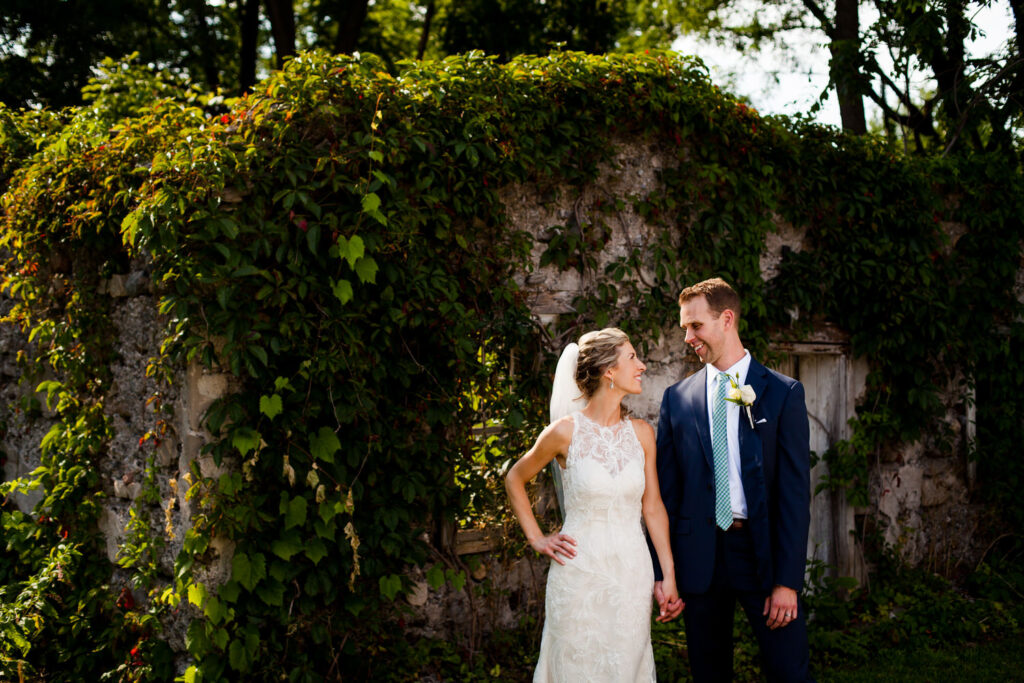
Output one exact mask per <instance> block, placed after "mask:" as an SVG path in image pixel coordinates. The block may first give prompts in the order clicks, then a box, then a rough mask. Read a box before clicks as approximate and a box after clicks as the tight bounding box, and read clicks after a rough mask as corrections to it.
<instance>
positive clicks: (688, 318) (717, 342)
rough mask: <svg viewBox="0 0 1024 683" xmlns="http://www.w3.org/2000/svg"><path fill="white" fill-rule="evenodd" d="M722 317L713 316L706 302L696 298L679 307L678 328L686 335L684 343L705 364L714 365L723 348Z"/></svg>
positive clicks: (698, 297) (702, 298)
mask: <svg viewBox="0 0 1024 683" xmlns="http://www.w3.org/2000/svg"><path fill="white" fill-rule="evenodd" d="M723 323H724V320H723V316H721V315H719V316H715V315H714V311H712V310H711V308H710V307H709V306H708V300H707V299H706V298H704V297H703V296H696V297H694V298H692V299H690V300H689V301H686V302H684V303H683V304H682V305H681V306H680V307H679V326H680V327H682V328H683V332H685V333H686V343H687V344H689V345H690V348H692V349H693V352H694V353H696V354H697V357H698V358H700V359H701V360H702V361H704V362H705V363H708V364H710V365H714V364H715V362H716V361H717V360H718V358H719V356H720V355H721V354H722V351H723V349H724V346H725V331H724V328H723Z"/></svg>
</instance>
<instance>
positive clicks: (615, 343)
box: [576, 327, 629, 400]
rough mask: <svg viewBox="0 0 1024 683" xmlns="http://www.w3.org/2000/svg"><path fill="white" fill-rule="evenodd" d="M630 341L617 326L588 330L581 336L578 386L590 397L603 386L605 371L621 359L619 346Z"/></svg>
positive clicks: (577, 365)
mask: <svg viewBox="0 0 1024 683" xmlns="http://www.w3.org/2000/svg"><path fill="white" fill-rule="evenodd" d="M628 342H629V337H627V336H626V333H625V332H623V331H622V330H620V329H619V328H617V327H606V328H605V329H603V330H596V331H594V332H587V333H586V334H585V335H583V336H582V337H580V340H579V342H578V343H579V345H580V357H579V360H577V362H576V386H578V387H579V388H580V391H582V392H583V396H584V397H585V398H586V399H587V400H590V398H591V397H592V396H593V395H594V394H595V393H597V389H598V387H600V386H601V376H602V375H603V374H604V371H605V370H607V369H608V368H610V367H612V366H613V365H615V362H616V361H617V360H618V359H619V347H620V346H622V345H623V344H626V343H628Z"/></svg>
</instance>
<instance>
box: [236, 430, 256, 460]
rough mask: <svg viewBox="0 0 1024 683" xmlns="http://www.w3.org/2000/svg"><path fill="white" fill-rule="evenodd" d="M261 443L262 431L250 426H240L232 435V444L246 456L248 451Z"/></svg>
mask: <svg viewBox="0 0 1024 683" xmlns="http://www.w3.org/2000/svg"><path fill="white" fill-rule="evenodd" d="M259 443H260V433H259V432H257V431H256V430H255V429H250V428H249V427H239V428H238V429H236V430H235V433H234V434H232V435H231V445H232V446H234V447H235V448H237V449H238V452H239V453H241V454H242V455H243V456H245V454H246V453H248V452H249V451H251V450H253V449H254V448H256V446H257V445H259Z"/></svg>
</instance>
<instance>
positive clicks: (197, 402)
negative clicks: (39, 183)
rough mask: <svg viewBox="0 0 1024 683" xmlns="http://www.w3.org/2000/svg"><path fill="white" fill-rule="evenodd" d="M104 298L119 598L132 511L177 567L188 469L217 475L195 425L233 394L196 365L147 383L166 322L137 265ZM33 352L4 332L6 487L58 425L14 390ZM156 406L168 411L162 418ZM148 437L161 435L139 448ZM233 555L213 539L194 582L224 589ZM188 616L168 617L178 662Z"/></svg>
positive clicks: (112, 537) (107, 505) (104, 290)
mask: <svg viewBox="0 0 1024 683" xmlns="http://www.w3.org/2000/svg"><path fill="white" fill-rule="evenodd" d="M100 292H101V295H102V296H106V297H109V302H108V303H109V305H110V309H109V310H110V322H111V324H112V326H113V329H114V335H113V336H114V339H115V341H114V357H115V360H114V362H113V363H112V364H111V366H110V374H111V382H110V384H109V386H108V388H107V390H106V392H105V393H104V395H103V397H102V402H103V406H104V413H105V414H106V416H107V418H108V420H109V424H110V427H111V430H112V433H113V437H112V438H111V440H110V442H109V443H108V445H107V450H106V452H104V453H103V454H102V456H101V457H100V458H99V459H98V461H97V462H96V467H97V469H98V470H99V472H100V473H101V475H102V486H103V493H104V495H105V502H104V506H103V511H102V514H101V517H100V520H99V531H100V533H101V534H102V537H103V539H104V542H105V549H106V555H107V559H108V560H109V561H110V563H111V587H112V589H113V591H114V592H115V593H118V592H120V591H121V590H122V589H127V590H131V586H130V583H129V575H128V574H127V573H126V572H125V571H124V570H122V569H120V568H118V567H117V559H118V555H119V553H120V548H121V546H122V544H123V543H124V542H125V539H126V536H127V533H128V531H129V521H130V519H131V513H130V510H132V509H133V508H134V511H135V513H136V514H137V515H140V516H142V517H144V518H145V519H146V520H147V521H148V523H149V526H150V528H151V529H153V530H154V531H155V532H156V535H158V536H159V537H160V538H162V540H163V542H164V547H163V549H162V551H161V553H160V556H159V560H158V564H159V570H160V573H161V574H162V575H163V577H164V579H165V580H166V582H167V583H170V580H171V577H173V574H174V561H175V558H176V557H177V555H178V553H179V552H180V550H181V548H182V542H183V539H184V537H185V533H186V531H188V529H189V528H190V526H191V515H192V509H191V506H192V503H190V502H189V501H188V500H186V495H185V494H186V492H187V490H188V480H189V477H188V473H189V471H190V467H191V464H192V462H193V461H195V462H197V464H198V465H199V467H200V471H201V472H202V473H203V474H206V475H215V474H216V473H217V471H218V468H216V466H215V465H214V464H213V462H212V460H211V459H210V458H209V457H208V456H201V455H200V451H201V448H202V446H203V445H204V444H205V443H206V441H207V440H208V438H209V435H208V434H207V433H206V432H205V431H204V430H203V429H202V428H201V426H200V423H201V419H202V416H203V413H204V411H205V410H206V408H207V407H209V405H210V403H211V402H212V401H213V400H214V399H216V398H217V397H219V396H221V395H223V394H224V393H225V392H227V391H230V390H232V388H233V384H234V380H233V379H232V378H231V377H229V376H227V375H223V374H212V373H209V372H206V371H203V370H201V369H200V368H198V367H197V366H190V367H188V368H180V369H179V370H178V371H177V373H176V375H175V380H174V381H173V382H172V383H171V385H170V386H167V385H165V384H163V383H160V382H158V381H157V380H156V379H155V378H154V377H152V376H149V375H150V373H147V366H149V364H150V362H151V361H152V360H153V359H155V358H157V357H158V356H159V342H160V339H161V338H162V334H163V330H164V321H163V320H161V319H160V318H159V316H158V314H157V308H156V299H155V297H154V296H153V295H152V294H151V293H150V287H149V282H148V279H147V276H146V273H145V267H144V265H143V264H141V263H136V264H133V268H132V270H131V271H130V272H128V273H123V274H116V275H113V276H112V277H111V278H110V279H109V280H107V281H105V282H103V283H101V287H100ZM9 309H10V301H9V300H7V299H5V298H2V297H0V316H2V314H4V313H6V312H8V310H9ZM30 349H31V345H30V344H29V343H28V339H27V338H26V337H25V335H23V334H22V333H21V332H20V331H19V330H18V329H17V328H15V327H14V326H12V325H10V324H0V454H3V455H4V457H5V462H4V465H3V474H4V481H10V480H12V479H14V478H17V477H20V476H24V475H27V474H28V473H30V472H31V471H32V470H34V469H35V468H36V467H37V466H39V464H40V452H39V444H40V442H41V440H42V438H43V436H44V435H45V434H46V432H47V431H48V430H49V429H50V427H51V426H52V425H53V423H54V421H55V416H54V415H53V414H52V413H51V412H50V411H49V410H47V408H46V401H45V396H44V395H35V394H34V387H33V386H32V384H30V383H25V382H19V379H20V378H21V370H20V369H19V366H18V363H17V360H16V359H17V354H18V353H19V352H26V353H28V352H30ZM32 396H35V398H36V405H37V406H38V407H37V408H34V409H33V408H29V409H24V408H22V407H21V405H20V404H21V403H22V399H23V398H25V397H32ZM154 397H158V399H159V400H156V401H155V400H154ZM161 405H162V406H165V407H166V410H161V409H159V406H161ZM161 423H164V428H163V429H161ZM147 433H159V434H158V435H157V436H156V438H147V439H145V440H142V437H143V436H144V435H146V434H147ZM150 459H152V460H153V461H154V463H155V465H156V467H155V470H154V472H155V476H154V477H153V478H152V479H151V480H150V481H146V476H145V473H146V471H147V469H148V462H149V460H150ZM224 465H225V467H224V469H227V468H228V467H230V463H225V464H224ZM41 497H42V494H41V493H40V492H32V493H31V494H29V495H16V496H14V497H13V500H11V501H9V502H10V503H12V504H14V505H16V506H17V507H18V508H19V509H21V510H22V511H24V512H30V511H31V510H32V509H33V507H34V506H35V504H36V503H37V502H38V501H39V500H40V499H41ZM153 498H155V499H156V501H155V502H154V501H153V500H152V499H153ZM231 552H232V549H231V547H230V546H229V545H228V544H227V543H225V542H223V541H218V540H217V539H215V540H214V542H213V543H212V544H211V552H210V553H208V554H207V555H206V556H205V558H206V560H207V562H206V564H204V565H203V566H201V567H200V568H199V569H198V572H197V577H198V578H199V579H200V580H202V581H204V582H208V583H210V584H212V585H217V584H220V583H223V582H224V581H226V580H227V578H228V577H229V575H230V571H231ZM134 599H135V602H136V603H137V604H144V603H145V601H146V599H147V597H146V595H145V594H144V593H143V592H141V591H135V592H134ZM194 614H195V612H194V610H193V609H192V608H191V607H190V606H188V605H187V604H185V603H183V604H182V606H181V608H180V609H179V610H177V611H176V612H174V613H172V614H170V615H168V616H167V618H166V624H165V625H166V627H167V628H166V631H165V633H164V637H165V638H166V639H167V640H168V641H169V642H170V644H171V646H172V648H174V649H175V650H176V651H177V652H179V653H184V652H185V640H184V638H185V630H186V629H187V627H188V622H189V619H190V618H192V617H193V616H194ZM179 669H180V670H179V673H181V671H183V670H184V663H182V665H181V666H180V667H179Z"/></svg>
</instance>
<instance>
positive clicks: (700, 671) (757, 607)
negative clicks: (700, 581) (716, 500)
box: [680, 527, 814, 683]
mask: <svg viewBox="0 0 1024 683" xmlns="http://www.w3.org/2000/svg"><path fill="white" fill-rule="evenodd" d="M715 540H716V543H715V571H714V578H713V579H712V583H711V587H710V588H709V590H708V591H707V592H706V593H699V594H689V593H684V594H683V595H682V596H680V597H682V598H683V600H684V601H685V603H686V608H685V609H684V610H683V621H684V623H685V624H686V642H687V650H688V652H689V656H690V670H691V671H692V672H693V679H694V681H695V682H696V683H719V682H723V683H724V682H727V681H731V680H732V675H733V662H732V655H733V638H732V628H733V614H734V612H735V611H736V602H737V601H739V604H740V606H741V607H742V608H743V611H744V612H745V613H746V615H747V619H748V620H749V621H750V625H751V628H752V629H753V631H754V635H755V636H756V638H757V643H758V646H759V647H760V650H761V665H762V670H763V671H764V673H765V675H766V676H767V677H768V680H769V681H770V682H772V683H774V682H775V681H779V682H780V683H782V682H784V683H804V682H806V681H813V680H814V679H813V678H811V676H810V674H809V671H808V666H809V662H808V648H807V622H806V617H805V614H804V607H803V604H802V603H801V604H800V608H799V610H798V616H797V618H796V619H795V620H793V621H792V622H791V623H789V624H788V625H786V626H783V627H782V628H777V629H775V630H771V629H769V628H768V626H767V617H766V616H764V614H763V613H764V603H765V598H767V597H768V596H767V595H766V594H765V593H764V590H763V589H761V588H759V587H758V581H757V571H756V570H757V567H756V561H755V558H754V547H753V539H752V536H751V534H750V531H749V527H743V528H741V529H734V530H732V531H721V530H719V531H718V533H717V536H716V539H715Z"/></svg>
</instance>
